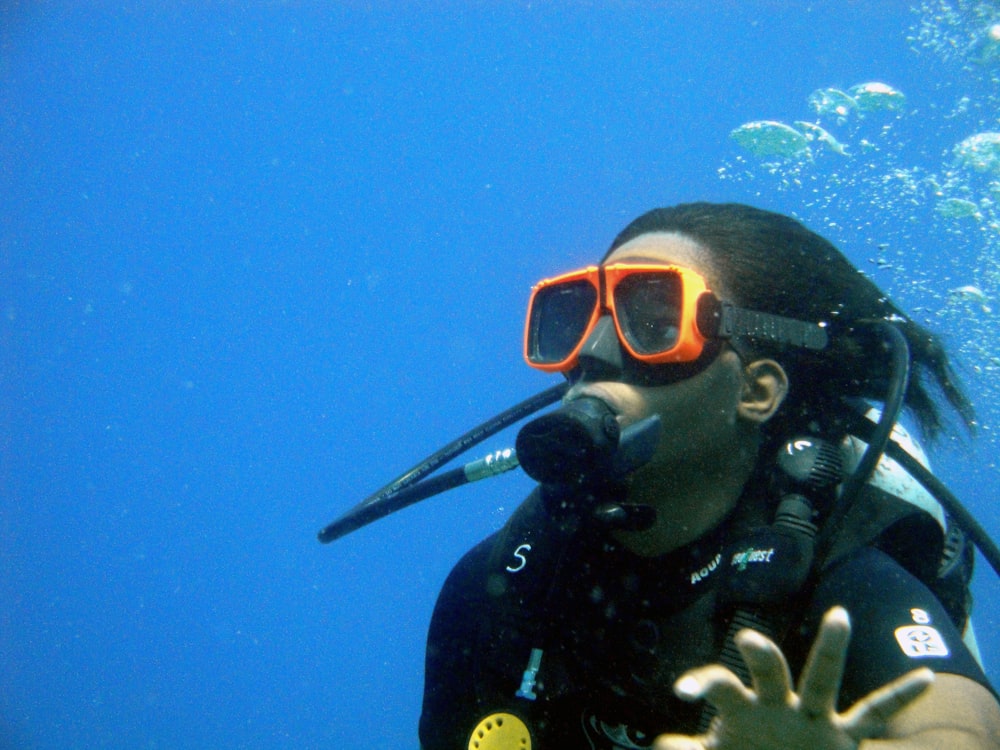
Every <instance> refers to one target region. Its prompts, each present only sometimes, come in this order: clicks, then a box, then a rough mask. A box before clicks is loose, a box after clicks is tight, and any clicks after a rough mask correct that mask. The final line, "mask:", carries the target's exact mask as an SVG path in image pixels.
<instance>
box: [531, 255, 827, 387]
mask: <svg viewBox="0 0 1000 750" xmlns="http://www.w3.org/2000/svg"><path fill="white" fill-rule="evenodd" d="M605 315H609V316H611V318H612V319H613V320H614V326H615V330H616V331H617V333H618V340H619V342H621V345H622V347H623V349H624V350H625V351H626V352H627V353H628V354H629V356H631V357H632V358H633V359H634V360H636V361H638V362H641V363H643V364H647V365H663V364H671V363H690V362H694V361H696V360H697V359H698V358H699V357H700V356H701V354H702V352H703V351H704V350H705V344H706V342H708V341H709V340H711V339H728V338H732V337H734V336H743V337H746V338H750V339H758V340H764V341H770V342H773V343H778V344H786V345H792V346H801V347H806V348H809V349H822V348H823V347H825V346H826V343H827V333H826V330H825V327H824V326H822V325H817V324H815V323H805V322H803V321H799V320H793V319H791V318H785V317H782V316H779V315H771V314H769V313H758V312H753V311H750V310H743V309H740V308H737V307H734V306H733V305H730V304H728V303H726V302H722V301H721V300H719V299H718V297H716V296H715V295H714V294H713V293H712V292H711V291H710V290H709V289H708V286H707V285H706V283H705V279H704V278H703V277H702V276H701V275H700V274H699V273H697V272H696V271H692V270H691V269H688V268H683V267H681V266H675V265H666V264H655V263H612V264H609V265H605V266H588V267H587V268H584V269H581V270H579V271H572V272H570V273H566V274H563V275H561V276H556V277H555V278H552V279H544V280H542V281H540V282H539V283H538V284H536V285H535V287H534V288H533V289H532V292H531V300H530V301H529V302H528V319H527V323H526V326H525V332H524V357H525V359H526V360H527V362H528V364H529V365H531V366H532V367H535V368H537V369H539V370H544V371H545V372H562V373H568V372H570V371H571V370H573V369H574V368H575V367H576V366H577V364H578V357H579V354H580V350H581V349H582V348H583V345H584V343H585V342H586V341H587V338H588V337H589V336H590V335H591V333H593V331H594V329H595V328H596V327H597V325H598V321H600V319H601V318H602V317H603V316H605Z"/></svg>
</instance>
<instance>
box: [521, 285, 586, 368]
mask: <svg viewBox="0 0 1000 750" xmlns="http://www.w3.org/2000/svg"><path fill="white" fill-rule="evenodd" d="M596 307H597V289H595V288H594V285H593V284H591V283H590V282H589V281H587V280H586V279H580V280H579V281H568V282H565V283H562V284H554V285H552V286H549V287H545V288H543V289H539V290H538V291H537V292H536V293H535V297H534V300H533V301H532V304H531V317H530V322H529V329H528V330H529V338H528V358H529V359H530V361H531V362H533V363H535V364H539V365H546V364H557V363H559V362H562V361H563V360H565V359H567V358H568V357H569V356H570V355H571V354H572V353H573V350H574V349H576V347H577V346H578V345H579V344H580V342H581V340H582V339H583V335H584V334H585V333H586V331H587V326H588V324H589V323H590V320H591V318H592V317H593V314H594V309H595V308H596Z"/></svg>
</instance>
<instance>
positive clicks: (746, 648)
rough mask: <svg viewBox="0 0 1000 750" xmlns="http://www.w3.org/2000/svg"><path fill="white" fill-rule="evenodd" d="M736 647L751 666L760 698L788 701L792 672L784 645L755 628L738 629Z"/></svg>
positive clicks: (767, 702)
mask: <svg viewBox="0 0 1000 750" xmlns="http://www.w3.org/2000/svg"><path fill="white" fill-rule="evenodd" d="M736 647H737V648H738V649H739V650H740V655H741V656H742V657H743V661H745V662H746V665H747V668H748V669H749V670H750V676H751V677H752V678H753V688H754V690H755V691H756V693H757V698H758V700H759V702H760V703H762V704H764V705H771V706H775V705H777V706H783V705H785V704H786V703H788V697H789V695H791V692H792V675H791V672H790V671H789V669H788V662H786V661H785V657H784V655H783V654H782V653H781V649H779V648H778V647H777V646H776V645H775V644H774V642H773V641H771V640H770V639H768V638H766V637H765V636H763V635H761V634H760V633H758V632H756V631H755V630H741V631H740V632H739V633H737V634H736Z"/></svg>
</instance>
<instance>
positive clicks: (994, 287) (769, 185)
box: [719, 0, 1000, 441]
mask: <svg viewBox="0 0 1000 750" xmlns="http://www.w3.org/2000/svg"><path fill="white" fill-rule="evenodd" d="M914 12H915V13H916V15H917V18H918V20H917V22H916V23H915V24H914V26H913V28H911V29H910V34H909V36H908V40H909V42H910V45H911V48H912V50H913V52H914V53H915V54H917V55H921V56H926V55H928V54H931V55H933V57H932V58H931V62H932V63H933V64H936V65H939V66H941V69H942V74H941V76H940V80H939V81H936V82H935V81H934V80H930V81H928V87H929V89H930V90H927V91H921V92H911V93H913V94H914V96H913V97H911V98H918V97H917V96H916V95H917V94H919V98H920V99H921V100H922V103H921V105H920V106H916V105H914V104H912V102H911V101H910V100H909V99H908V97H907V96H906V95H904V94H903V92H901V91H899V90H897V89H896V88H894V87H893V86H891V85H889V84H887V83H883V82H880V81H869V82H864V83H859V84H858V85H856V86H852V87H850V88H848V89H846V90H843V89H839V88H824V89H819V90H817V91H814V92H813V93H812V94H810V95H809V96H808V97H807V98H806V100H805V106H804V108H803V110H804V113H806V112H809V113H810V114H809V115H806V116H805V117H803V118H802V119H800V120H791V121H790V122H782V121H778V120H756V121H753V122H747V123H744V124H743V125H740V126H739V127H737V128H736V129H735V130H733V131H732V133H731V134H730V135H731V138H732V140H733V141H734V142H735V143H736V145H737V146H738V147H739V152H740V154H739V156H737V157H736V158H735V159H733V160H731V161H730V162H728V163H726V164H725V165H723V167H722V168H721V169H720V170H719V174H720V177H721V178H722V179H724V180H733V181H737V182H739V183H741V184H742V186H743V187H744V188H749V189H750V190H751V191H752V192H754V193H755V194H756V195H757V196H767V195H769V194H773V193H774V192H782V193H789V194H791V196H790V197H791V198H792V200H791V201H790V202H791V203H793V204H794V205H795V206H796V211H795V213H796V214H797V215H798V218H800V219H802V220H803V221H804V222H805V223H807V224H808V225H809V226H811V227H813V228H814V229H817V230H818V231H820V232H821V233H823V234H825V235H826V236H827V237H828V238H829V239H830V240H831V241H833V242H834V243H835V244H837V245H839V246H840V247H841V248H843V249H844V250H845V251H846V252H847V254H848V256H849V257H851V258H852V259H854V260H855V261H857V260H858V258H859V257H860V258H863V259H865V260H866V261H867V265H866V267H864V269H863V270H864V271H865V272H866V273H868V274H869V275H870V276H872V278H873V279H874V280H875V281H876V283H878V284H879V286H880V287H881V288H883V289H885V290H886V291H887V293H889V294H890V296H891V297H892V298H893V299H895V300H896V301H897V302H898V303H899V304H900V306H901V307H903V309H905V310H907V312H909V313H910V314H912V315H913V316H914V317H915V318H916V319H917V320H918V321H919V322H921V323H924V324H925V325H928V326H929V327H930V328H931V329H932V330H935V331H937V332H940V333H942V334H944V336H945V341H946V344H947V345H948V346H949V348H950V349H951V350H952V352H954V353H956V354H957V355H958V357H957V364H958V366H959V369H960V371H961V372H962V374H963V375H964V376H965V379H966V381H967V382H968V383H969V385H970V386H972V390H973V393H974V394H975V395H976V397H977V398H976V401H977V407H978V409H979V412H980V420H981V427H982V428H983V430H984V431H985V432H990V433H991V435H992V439H993V440H997V441H1000V432H997V431H996V428H997V426H1000V336H997V334H996V331H997V330H998V329H1000V85H998V84H1000V7H998V6H997V5H995V4H992V3H985V2H975V3H973V2H964V1H963V0H926V1H925V2H924V3H923V5H921V6H920V7H919V8H915V9H914ZM991 428H992V429H991Z"/></svg>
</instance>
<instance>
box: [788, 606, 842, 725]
mask: <svg viewBox="0 0 1000 750" xmlns="http://www.w3.org/2000/svg"><path fill="white" fill-rule="evenodd" d="M850 640H851V621H850V618H848V616H847V610H845V609H844V608H843V607H834V608H833V609H831V610H830V611H828V612H827V613H826V614H825V615H824V616H823V622H822V624H821V625H820V628H819V634H818V635H817V636H816V642H815V643H814V644H813V647H812V649H811V650H810V651H809V658H808V659H807V660H806V665H805V667H804V668H803V669H802V676H801V677H800V678H799V698H800V699H801V701H802V703H801V705H802V710H803V711H804V712H805V713H807V714H809V715H811V716H823V715H827V714H830V713H832V712H833V711H834V710H835V707H836V704H837V695H838V694H839V693H840V681H841V679H842V678H843V676H844V660H845V659H846V658H847V645H848V643H849V642H850Z"/></svg>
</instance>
